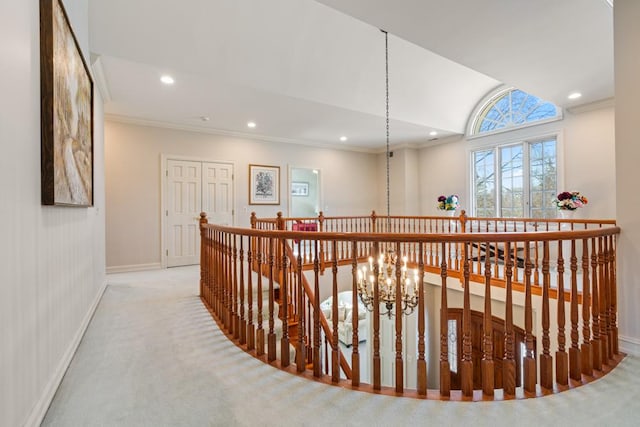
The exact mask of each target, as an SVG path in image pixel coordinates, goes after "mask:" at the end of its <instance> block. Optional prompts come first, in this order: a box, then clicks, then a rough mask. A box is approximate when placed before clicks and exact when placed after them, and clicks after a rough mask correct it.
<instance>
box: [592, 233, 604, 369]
mask: <svg viewBox="0 0 640 427" xmlns="http://www.w3.org/2000/svg"><path fill="white" fill-rule="evenodd" d="M598 279H599V277H598V251H597V248H596V238H595V237H594V238H592V239H591V318H592V322H591V327H592V333H591V336H592V340H591V351H592V354H593V369H595V370H598V371H601V370H602V341H601V340H600V309H599V308H598V306H599V303H600V298H599V296H598V295H599V294H598Z"/></svg>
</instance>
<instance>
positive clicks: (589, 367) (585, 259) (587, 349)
mask: <svg viewBox="0 0 640 427" xmlns="http://www.w3.org/2000/svg"><path fill="white" fill-rule="evenodd" d="M590 314H591V292H590V283H589V240H588V239H583V240H582V346H581V347H580V357H581V359H582V373H583V374H585V375H589V376H593V351H592V348H591V325H590V319H591V317H590Z"/></svg>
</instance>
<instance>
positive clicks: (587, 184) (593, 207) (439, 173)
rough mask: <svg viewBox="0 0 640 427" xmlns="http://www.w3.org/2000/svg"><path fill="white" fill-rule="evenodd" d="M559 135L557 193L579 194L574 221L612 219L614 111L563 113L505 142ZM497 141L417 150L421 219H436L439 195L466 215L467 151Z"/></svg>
mask: <svg viewBox="0 0 640 427" xmlns="http://www.w3.org/2000/svg"><path fill="white" fill-rule="evenodd" d="M550 133H557V134H558V135H559V142H560V144H559V147H561V150H560V152H559V163H560V164H561V165H562V166H560V165H559V168H558V171H559V172H560V176H559V177H558V178H559V179H558V182H559V190H562V189H566V190H568V191H574V190H575V191H580V192H581V193H582V194H584V195H585V196H587V198H588V199H589V204H588V206H586V207H585V208H583V209H580V210H579V211H578V212H577V214H576V218H615V216H616V207H615V205H616V197H615V191H614V190H613V189H614V188H615V185H616V160H615V135H614V109H613V107H603V108H600V109H597V110H592V111H587V112H583V113H580V114H572V113H570V112H565V115H564V119H563V120H562V121H558V122H553V123H548V124H544V125H538V126H533V127H529V128H526V129H523V130H521V131H517V132H513V133H512V134H510V136H509V138H511V140H513V141H514V142H515V141H518V138H524V137H527V138H535V137H536V136H543V135H548V134H550ZM500 137H503V136H501V135H495V136H490V137H485V138H477V139H471V140H467V139H466V138H460V139H458V140H454V141H452V142H447V143H445V144H440V145H436V146H433V147H428V148H424V149H422V150H420V154H419V155H420V175H419V178H418V180H419V182H420V185H421V187H420V200H421V209H422V210H421V214H423V215H436V214H437V209H436V199H437V197H438V196H439V195H441V194H444V195H449V194H458V195H459V196H460V208H461V209H466V210H467V214H468V215H470V214H471V213H470V194H469V186H470V185H469V184H468V183H469V180H470V173H469V151H470V149H471V148H472V147H474V146H478V145H480V144H483V143H485V141H487V140H495V139H497V138H500Z"/></svg>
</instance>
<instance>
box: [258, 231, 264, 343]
mask: <svg viewBox="0 0 640 427" xmlns="http://www.w3.org/2000/svg"><path fill="white" fill-rule="evenodd" d="M264 259H265V254H264V245H263V242H262V238H261V237H258V253H257V254H256V261H257V265H258V289H257V292H256V298H257V303H258V318H257V320H256V323H257V324H258V329H257V331H256V354H257V355H258V356H262V355H263V354H264V329H263V327H262V323H263V318H262V317H263V316H262V296H263V294H262V268H263V267H262V266H263V263H264Z"/></svg>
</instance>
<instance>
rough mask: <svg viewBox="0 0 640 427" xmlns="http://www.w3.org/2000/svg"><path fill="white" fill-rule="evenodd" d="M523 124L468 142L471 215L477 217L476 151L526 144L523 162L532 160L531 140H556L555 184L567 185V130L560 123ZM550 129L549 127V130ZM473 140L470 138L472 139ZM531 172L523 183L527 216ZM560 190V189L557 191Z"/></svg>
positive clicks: (497, 187) (498, 198) (497, 178)
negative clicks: (565, 148)
mask: <svg viewBox="0 0 640 427" xmlns="http://www.w3.org/2000/svg"><path fill="white" fill-rule="evenodd" d="M537 125H538V124H537V123H536V126H535V127H533V126H523V127H518V128H515V129H510V131H509V132H497V133H492V134H490V135H478V137H477V138H474V139H473V141H469V143H468V145H467V168H466V169H467V186H468V187H467V188H468V193H467V194H469V201H470V207H471V216H476V198H475V188H474V182H473V177H474V166H475V165H474V161H473V155H474V153H475V152H476V151H486V150H489V149H493V150H496V149H498V148H499V147H504V146H508V145H517V144H526V147H527V149H525V150H523V164H527V165H528V162H529V150H528V144H529V143H532V142H537V141H542V140H545V139H550V138H555V139H556V173H557V177H556V180H557V181H556V183H557V187H558V189H561V188H564V141H563V140H564V132H563V130H562V129H561V128H560V127H559V126H558V123H557V122H556V121H554V122H553V123H546V124H541V125H539V126H537ZM547 128H548V129H547ZM469 139H470V138H469ZM498 160H499V157H498V156H496V164H495V165H494V167H495V168H496V199H497V200H496V212H495V214H496V216H498V217H499V216H500V215H499V214H500V210H501V209H500V208H501V198H500V193H499V183H501V177H500V175H499V170H500V165H499V164H498V163H499V162H498ZM529 179H530V177H529V174H525V176H523V185H524V186H525V192H526V193H527V198H526V199H525V209H524V210H525V215H529V207H530V205H531V201H530V200H529V199H530V197H531V194H530V191H529ZM558 191H560V190H558Z"/></svg>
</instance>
